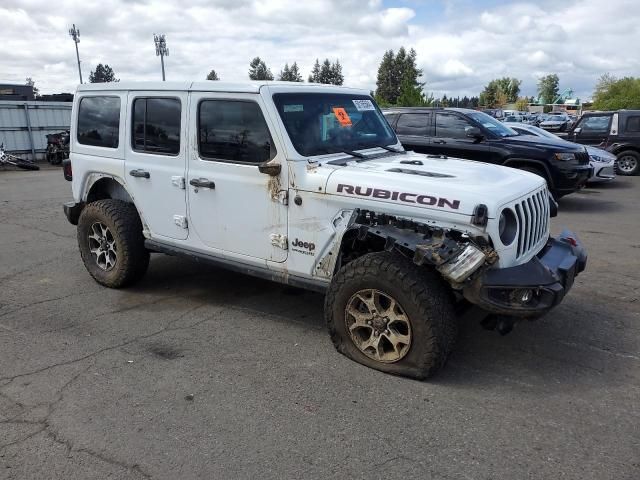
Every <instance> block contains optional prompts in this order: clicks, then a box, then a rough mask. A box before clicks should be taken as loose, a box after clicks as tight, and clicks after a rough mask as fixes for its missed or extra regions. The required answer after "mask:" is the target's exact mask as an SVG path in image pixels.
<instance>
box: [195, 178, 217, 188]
mask: <svg viewBox="0 0 640 480" xmlns="http://www.w3.org/2000/svg"><path fill="white" fill-rule="evenodd" d="M189 185H191V186H193V187H196V188H210V189H211V190H213V189H214V188H216V184H215V183H214V182H212V181H211V180H209V179H208V178H192V179H191V180H189Z"/></svg>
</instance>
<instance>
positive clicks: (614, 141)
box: [568, 110, 640, 175]
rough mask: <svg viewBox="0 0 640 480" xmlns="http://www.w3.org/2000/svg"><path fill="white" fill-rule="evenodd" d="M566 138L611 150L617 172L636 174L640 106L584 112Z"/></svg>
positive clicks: (639, 162)
mask: <svg viewBox="0 0 640 480" xmlns="http://www.w3.org/2000/svg"><path fill="white" fill-rule="evenodd" d="M568 139H569V140H571V141H573V142H577V143H583V144H585V145H595V146H598V147H600V148H604V149H606V150H607V151H608V152H611V153H612V154H614V155H615V156H616V158H617V161H616V168H617V171H618V173H619V174H620V175H638V174H640V110H617V111H614V112H590V113H585V114H584V115H582V117H580V119H579V120H578V122H577V123H576V124H575V126H574V127H573V128H572V129H571V130H570V131H569V134H568Z"/></svg>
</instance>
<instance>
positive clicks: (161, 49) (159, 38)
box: [153, 33, 169, 82]
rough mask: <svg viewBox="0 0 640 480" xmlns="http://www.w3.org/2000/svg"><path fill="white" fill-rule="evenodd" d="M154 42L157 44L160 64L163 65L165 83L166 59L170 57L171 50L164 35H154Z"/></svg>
mask: <svg viewBox="0 0 640 480" xmlns="http://www.w3.org/2000/svg"><path fill="white" fill-rule="evenodd" d="M153 41H154V42H155V44H156V56H158V57H160V64H161V65H162V81H163V82H164V81H165V77H164V57H168V56H169V49H168V48H167V41H166V40H165V38H164V34H159V35H156V34H155V33H154V34H153Z"/></svg>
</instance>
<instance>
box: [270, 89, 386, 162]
mask: <svg viewBox="0 0 640 480" xmlns="http://www.w3.org/2000/svg"><path fill="white" fill-rule="evenodd" d="M273 101H274V103H275V105H276V108H277V109H278V113H279V114H280V118H282V123H284V126H285V129H286V130H287V133H288V134H289V138H290V139H291V142H292V143H293V146H294V147H295V149H296V151H297V152H298V153H299V154H300V155H304V156H305V157H311V156H314V155H325V154H328V153H349V152H354V151H356V150H362V149H365V148H374V147H382V148H385V147H386V146H389V145H395V144H396V143H398V140H397V138H396V135H395V133H393V130H392V129H391V127H389V124H388V123H387V121H386V120H385V118H384V116H383V115H382V112H380V110H379V109H378V107H377V105H376V104H375V103H374V102H373V100H372V99H371V97H370V96H368V95H353V94H342V93H339V94H337V93H277V94H275V95H274V96H273Z"/></svg>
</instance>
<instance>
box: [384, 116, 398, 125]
mask: <svg viewBox="0 0 640 480" xmlns="http://www.w3.org/2000/svg"><path fill="white" fill-rule="evenodd" d="M384 118H386V120H387V122H388V123H389V125H391V127H393V125H394V124H395V123H396V120H397V119H398V114H397V113H385V114H384Z"/></svg>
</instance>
